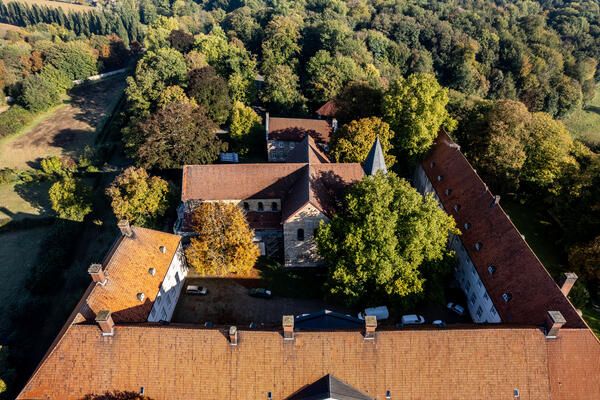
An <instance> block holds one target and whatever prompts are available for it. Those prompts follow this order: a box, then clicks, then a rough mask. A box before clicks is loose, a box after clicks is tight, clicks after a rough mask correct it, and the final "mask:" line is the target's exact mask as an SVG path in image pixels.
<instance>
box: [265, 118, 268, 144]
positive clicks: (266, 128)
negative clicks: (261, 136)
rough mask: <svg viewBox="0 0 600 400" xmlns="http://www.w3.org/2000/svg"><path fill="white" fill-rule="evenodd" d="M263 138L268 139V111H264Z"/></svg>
mask: <svg viewBox="0 0 600 400" xmlns="http://www.w3.org/2000/svg"><path fill="white" fill-rule="evenodd" d="M265 139H266V140H267V141H269V112H268V111H267V112H266V113H265Z"/></svg>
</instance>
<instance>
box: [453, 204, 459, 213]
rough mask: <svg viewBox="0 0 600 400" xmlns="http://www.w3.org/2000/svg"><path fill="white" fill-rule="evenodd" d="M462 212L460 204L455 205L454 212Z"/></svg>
mask: <svg viewBox="0 0 600 400" xmlns="http://www.w3.org/2000/svg"><path fill="white" fill-rule="evenodd" d="M459 210H460V204H455V205H454V211H455V212H458V211H459Z"/></svg>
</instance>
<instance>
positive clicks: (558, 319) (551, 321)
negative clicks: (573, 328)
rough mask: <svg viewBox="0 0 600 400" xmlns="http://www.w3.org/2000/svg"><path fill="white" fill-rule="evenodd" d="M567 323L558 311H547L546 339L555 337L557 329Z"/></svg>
mask: <svg viewBox="0 0 600 400" xmlns="http://www.w3.org/2000/svg"><path fill="white" fill-rule="evenodd" d="M565 323H567V320H566V319H565V317H563V315H562V314H561V313H560V311H548V314H547V315H546V339H556V337H558V331H559V330H560V328H562V326H563V325H564V324H565Z"/></svg>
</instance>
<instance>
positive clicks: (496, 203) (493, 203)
mask: <svg viewBox="0 0 600 400" xmlns="http://www.w3.org/2000/svg"><path fill="white" fill-rule="evenodd" d="M498 204H500V196H499V195H495V196H494V199H493V200H492V202H491V203H490V208H492V207H495V206H497V205H498Z"/></svg>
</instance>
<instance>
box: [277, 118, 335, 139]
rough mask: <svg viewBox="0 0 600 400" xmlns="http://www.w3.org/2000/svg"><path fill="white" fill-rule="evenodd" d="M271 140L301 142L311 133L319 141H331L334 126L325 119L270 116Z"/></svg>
mask: <svg viewBox="0 0 600 400" xmlns="http://www.w3.org/2000/svg"><path fill="white" fill-rule="evenodd" d="M268 126H269V130H268V132H267V134H268V139H269V140H284V141H290V142H300V141H302V139H304V137H305V136H306V135H307V134H309V135H310V136H312V137H313V139H315V141H317V142H319V143H329V140H330V138H331V132H332V127H331V125H330V124H329V122H328V121H326V120H323V119H306V118H277V117H269V121H268Z"/></svg>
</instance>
